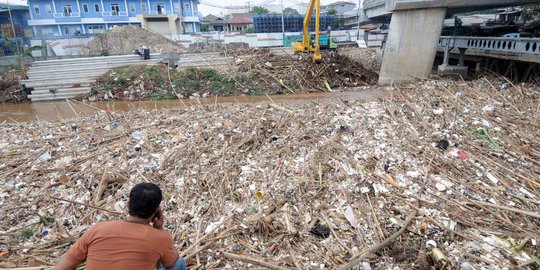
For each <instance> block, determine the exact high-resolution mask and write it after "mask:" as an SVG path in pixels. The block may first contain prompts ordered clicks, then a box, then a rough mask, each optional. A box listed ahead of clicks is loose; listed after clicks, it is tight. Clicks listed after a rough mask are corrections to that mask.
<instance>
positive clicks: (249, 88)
mask: <svg viewBox="0 0 540 270" xmlns="http://www.w3.org/2000/svg"><path fill="white" fill-rule="evenodd" d="M227 54H228V55H229V56H231V57H234V61H230V63H229V67H228V68H224V67H223V66H217V65H215V64H214V63H211V62H203V63H202V64H203V65H205V67H203V68H189V69H180V70H176V69H168V68H167V67H166V66H151V67H144V66H129V67H121V68H115V69H113V70H112V71H110V72H108V73H107V74H104V75H103V76H101V77H100V78H98V80H97V82H96V83H95V84H94V85H93V86H92V89H93V91H92V93H90V95H89V96H87V97H84V98H88V99H90V100H92V101H93V100H130V101H135V100H145V99H174V98H177V97H178V98H197V97H208V96H231V95H265V94H268V95H271V94H295V93H299V92H314V91H332V89H343V88H350V87H360V86H369V85H373V84H375V83H376V82H377V78H378V75H377V74H376V73H375V72H373V71H370V70H368V69H365V68H364V67H363V66H362V64H360V63H359V62H356V61H352V60H350V59H349V58H348V57H346V56H339V55H337V56H335V57H327V58H325V59H324V61H323V63H322V64H314V63H311V62H310V61H309V60H307V59H302V56H300V59H298V57H299V56H291V55H288V54H284V55H283V54H275V53H273V52H271V51H269V50H267V49H234V50H229V51H228V52H227ZM304 58H305V56H304Z"/></svg>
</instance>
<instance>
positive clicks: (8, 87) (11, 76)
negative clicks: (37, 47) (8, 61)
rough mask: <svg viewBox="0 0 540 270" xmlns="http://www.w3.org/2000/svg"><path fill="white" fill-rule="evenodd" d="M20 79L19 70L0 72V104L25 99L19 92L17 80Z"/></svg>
mask: <svg viewBox="0 0 540 270" xmlns="http://www.w3.org/2000/svg"><path fill="white" fill-rule="evenodd" d="M21 78H22V75H21V72H20V71H19V70H8V71H6V72H0V103H6V102H15V103H17V102H20V101H22V100H24V99H25V97H24V96H23V94H22V92H21V91H19V88H20V87H19V80H20V79H21Z"/></svg>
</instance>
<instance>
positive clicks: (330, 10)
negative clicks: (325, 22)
mask: <svg viewBox="0 0 540 270" xmlns="http://www.w3.org/2000/svg"><path fill="white" fill-rule="evenodd" d="M326 14H328V15H336V14H337V10H335V9H329V10H328V11H327V12H326Z"/></svg>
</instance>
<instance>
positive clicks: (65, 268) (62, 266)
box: [54, 254, 83, 270]
mask: <svg viewBox="0 0 540 270" xmlns="http://www.w3.org/2000/svg"><path fill="white" fill-rule="evenodd" d="M82 262H83V261H78V260H76V259H74V258H72V257H71V256H69V254H64V256H62V258H61V259H60V261H59V262H58V263H57V264H56V266H55V267H54V270H74V269H75V267H77V265H78V264H80V263H82Z"/></svg>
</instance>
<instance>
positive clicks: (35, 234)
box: [0, 78, 540, 270]
mask: <svg viewBox="0 0 540 270" xmlns="http://www.w3.org/2000/svg"><path fill="white" fill-rule="evenodd" d="M388 92H389V93H388V98H385V99H384V100H381V101H379V102H371V103H361V102H360V101H350V100H335V101H329V102H317V103H304V104H295V105H291V104H275V103H273V102H271V101H269V102H268V103H267V104H254V105H253V104H252V105H245V104H233V105H220V104H215V105H204V106H203V105H201V106H198V107H185V108H179V109H167V110H149V111H138V112H128V113H121V114H116V113H110V112H107V111H97V112H96V115H95V116H93V117H87V118H82V119H76V120H67V121H61V122H28V123H19V124H3V127H2V134H1V135H0V145H1V147H0V154H1V157H2V158H1V161H0V168H1V171H0V175H1V178H2V179H3V181H2V182H1V183H0V185H1V188H0V208H1V211H2V213H3V216H4V218H2V219H1V220H0V257H1V258H2V260H0V267H15V266H18V267H25V266H27V267H31V266H37V267H40V266H43V267H46V266H51V265H53V264H54V263H55V262H56V261H57V260H58V259H59V258H60V256H61V255H62V254H63V253H64V252H65V251H66V250H67V249H68V248H69V246H70V245H71V244H72V243H73V241H75V240H76V239H77V238H78V237H79V236H80V235H81V234H82V233H83V232H84V231H85V230H86V229H88V228H89V226H91V225H92V224H94V223H96V222H99V221H103V220H111V219H119V218H123V217H125V216H126V202H127V198H128V192H129V189H130V188H131V187H132V186H133V185H134V184H135V183H139V182H146V181H148V182H154V183H157V184H159V185H160V186H161V188H162V189H163V190H164V201H163V203H162V207H163V209H164V214H165V216H166V219H167V222H166V228H167V230H168V231H170V232H171V233H172V235H173V237H174V241H175V243H176V245H177V247H178V249H179V251H180V252H181V255H182V256H184V257H185V258H186V259H187V261H188V262H189V263H190V264H192V265H193V266H194V267H201V268H202V269H253V268H260V267H265V268H268V269H342V270H343V269H349V268H350V267H352V266H356V267H357V268H356V269H478V270H479V269H513V268H521V269H537V268H538V267H540V261H539V260H538V257H539V256H540V248H539V244H538V241H539V240H540V239H539V238H540V236H539V234H538V232H539V231H540V214H539V213H540V201H539V196H540V191H539V188H540V181H539V179H540V177H539V176H540V143H539V141H538V138H537V137H538V134H540V125H539V123H540V121H539V117H540V116H539V114H538V104H539V99H540V93H539V91H538V89H537V88H536V87H534V86H533V87H531V86H528V85H512V84H510V83H507V82H505V81H502V80H495V79H485V78H483V79H479V80H475V81H473V82H452V81H423V82H419V83H415V84H411V85H408V86H403V87H400V88H399V89H397V88H395V89H389V91H388ZM33 269H37V268H33Z"/></svg>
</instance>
